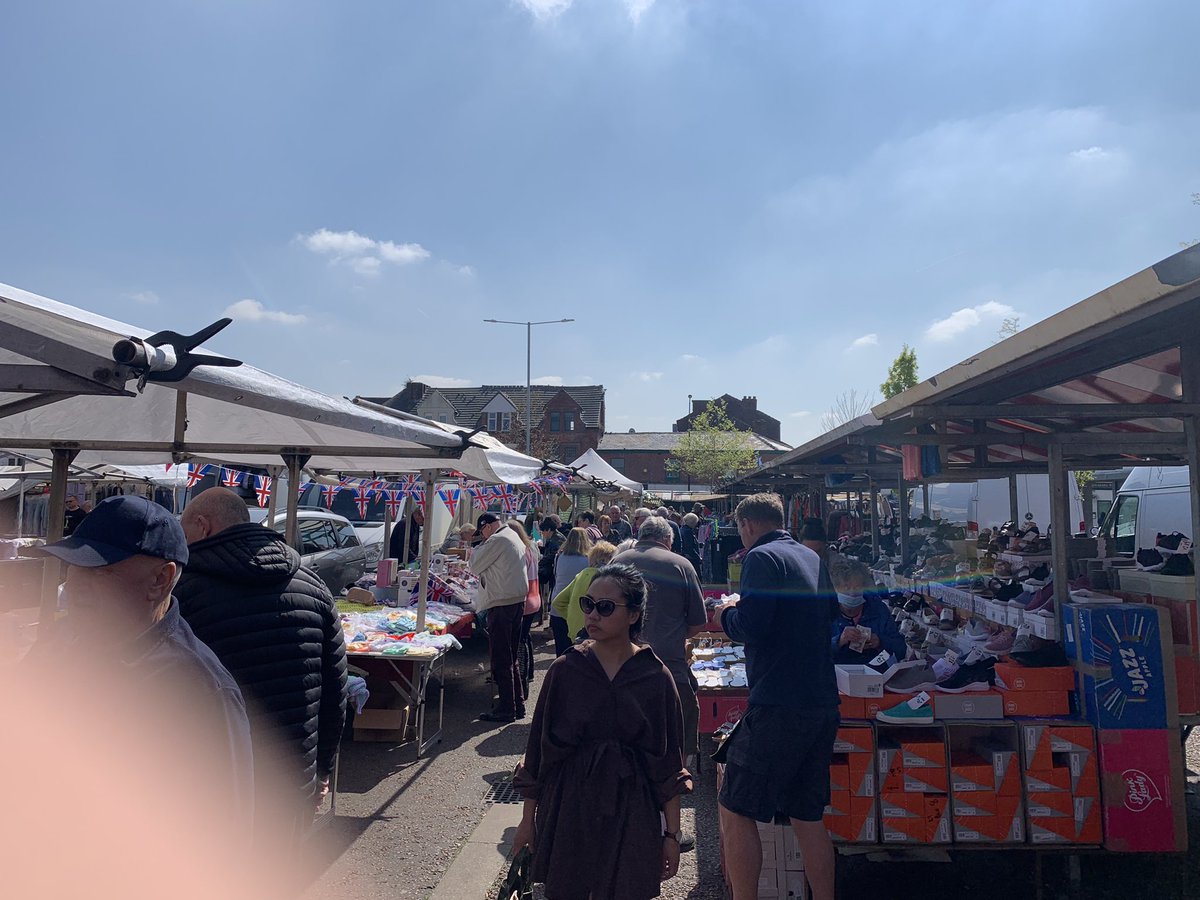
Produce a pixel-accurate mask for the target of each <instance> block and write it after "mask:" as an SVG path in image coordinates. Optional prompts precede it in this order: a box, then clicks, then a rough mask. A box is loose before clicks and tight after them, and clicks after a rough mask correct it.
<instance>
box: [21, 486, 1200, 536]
mask: <svg viewBox="0 0 1200 900" xmlns="http://www.w3.org/2000/svg"><path fill="white" fill-rule="evenodd" d="M28 487H29V483H28V482H26V481H25V479H24V478H22V479H21V493H19V494H17V539H18V540H20V539H21V538H23V537H25V489H26V488H28ZM1192 533H1193V534H1196V532H1194V531H1193V532H1192Z"/></svg>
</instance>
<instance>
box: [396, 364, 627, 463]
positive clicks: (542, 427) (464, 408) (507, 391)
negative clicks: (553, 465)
mask: <svg viewBox="0 0 1200 900" xmlns="http://www.w3.org/2000/svg"><path fill="white" fill-rule="evenodd" d="M532 399H533V404H532V406H533V445H534V449H535V455H536V450H537V448H539V447H542V448H550V447H555V448H556V451H557V458H558V459H559V460H561V461H562V462H570V461H571V460H573V459H575V458H576V457H577V456H579V455H580V454H581V453H583V452H584V451H585V450H590V449H595V448H597V447H598V446H599V444H600V437H601V435H602V434H603V433H604V386H603V385H598V384H597V385H568V386H563V387H558V386H553V385H537V384H535V385H533V388H532ZM382 403H383V405H384V406H388V407H391V408H392V409H398V410H400V411H402V412H407V413H412V414H413V415H417V416H423V417H424V418H426V419H432V420H433V421H435V422H445V423H446V424H450V425H461V426H464V427H466V428H483V429H485V430H486V431H487V432H488V433H489V434H493V435H497V436H500V435H503V436H504V437H505V439H507V441H508V443H509V444H510V445H511V446H512V447H514V448H515V449H518V450H523V449H524V447H525V439H524V431H525V386H524V385H495V384H485V385H481V386H479V387H465V388H460V387H454V388H445V387H434V386H432V385H428V384H424V383H422V382H419V381H410V382H408V383H407V384H406V385H405V386H404V390H402V391H400V393H398V394H396V395H395V396H394V397H390V398H388V399H386V400H383V401H382Z"/></svg>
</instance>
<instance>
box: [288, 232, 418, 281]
mask: <svg viewBox="0 0 1200 900" xmlns="http://www.w3.org/2000/svg"><path fill="white" fill-rule="evenodd" d="M296 240H297V241H299V242H300V243H301V244H302V245H304V247H306V248H307V249H308V250H310V251H311V252H313V253H316V254H317V255H319V256H327V257H329V260H330V262H331V263H338V264H342V265H346V266H349V267H350V268H351V269H352V270H353V271H355V272H357V273H358V274H359V275H367V276H371V275H378V274H379V272H380V270H381V269H382V268H383V264H384V263H391V264H392V265H396V266H408V265H412V264H413V263H419V262H422V261H423V260H426V259H428V258H429V251H428V250H426V249H425V248H424V247H422V246H421V245H420V244H411V243H409V244H397V243H396V242H395V241H377V240H375V239H374V238H371V237H367V236H366V235H365V234H359V233H358V232H357V231H330V230H329V229H328V228H319V229H317V230H316V231H314V232H313V233H312V234H301V235H297V236H296Z"/></svg>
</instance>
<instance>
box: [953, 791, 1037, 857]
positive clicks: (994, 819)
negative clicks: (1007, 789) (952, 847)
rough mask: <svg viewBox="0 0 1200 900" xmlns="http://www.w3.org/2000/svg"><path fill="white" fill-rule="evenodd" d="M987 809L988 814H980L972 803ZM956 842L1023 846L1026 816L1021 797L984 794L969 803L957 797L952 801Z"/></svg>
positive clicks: (971, 798) (973, 798)
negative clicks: (976, 802)
mask: <svg viewBox="0 0 1200 900" xmlns="http://www.w3.org/2000/svg"><path fill="white" fill-rule="evenodd" d="M975 800H977V801H978V802H979V803H982V804H984V805H985V807H986V814H983V815H977V814H976V809H975V808H974V807H973V806H972V805H971V801H975ZM951 817H952V820H953V823H954V840H955V841H956V842H959V843H968V844H1021V843H1024V842H1025V816H1024V810H1023V809H1022V804H1021V798H1020V797H1006V796H1001V795H998V794H992V793H990V792H986V791H985V792H983V793H982V794H981V795H980V796H979V797H978V798H975V797H969V798H968V800H967V801H965V802H964V801H963V800H962V799H961V795H959V796H956V797H954V798H953V799H952V801H951Z"/></svg>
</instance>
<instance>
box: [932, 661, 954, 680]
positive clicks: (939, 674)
mask: <svg viewBox="0 0 1200 900" xmlns="http://www.w3.org/2000/svg"><path fill="white" fill-rule="evenodd" d="M958 668H959V666H958V663H956V662H947V661H946V659H945V658H944V657H943V658H942V659H939V660H936V661H935V662H934V664H933V678H934V681H935V683H939V684H940V683H941V682H943V681H946V680H947V679H948V678H949V677H950V676H951V675H953V674H954V673H955V672H957V671H958Z"/></svg>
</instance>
